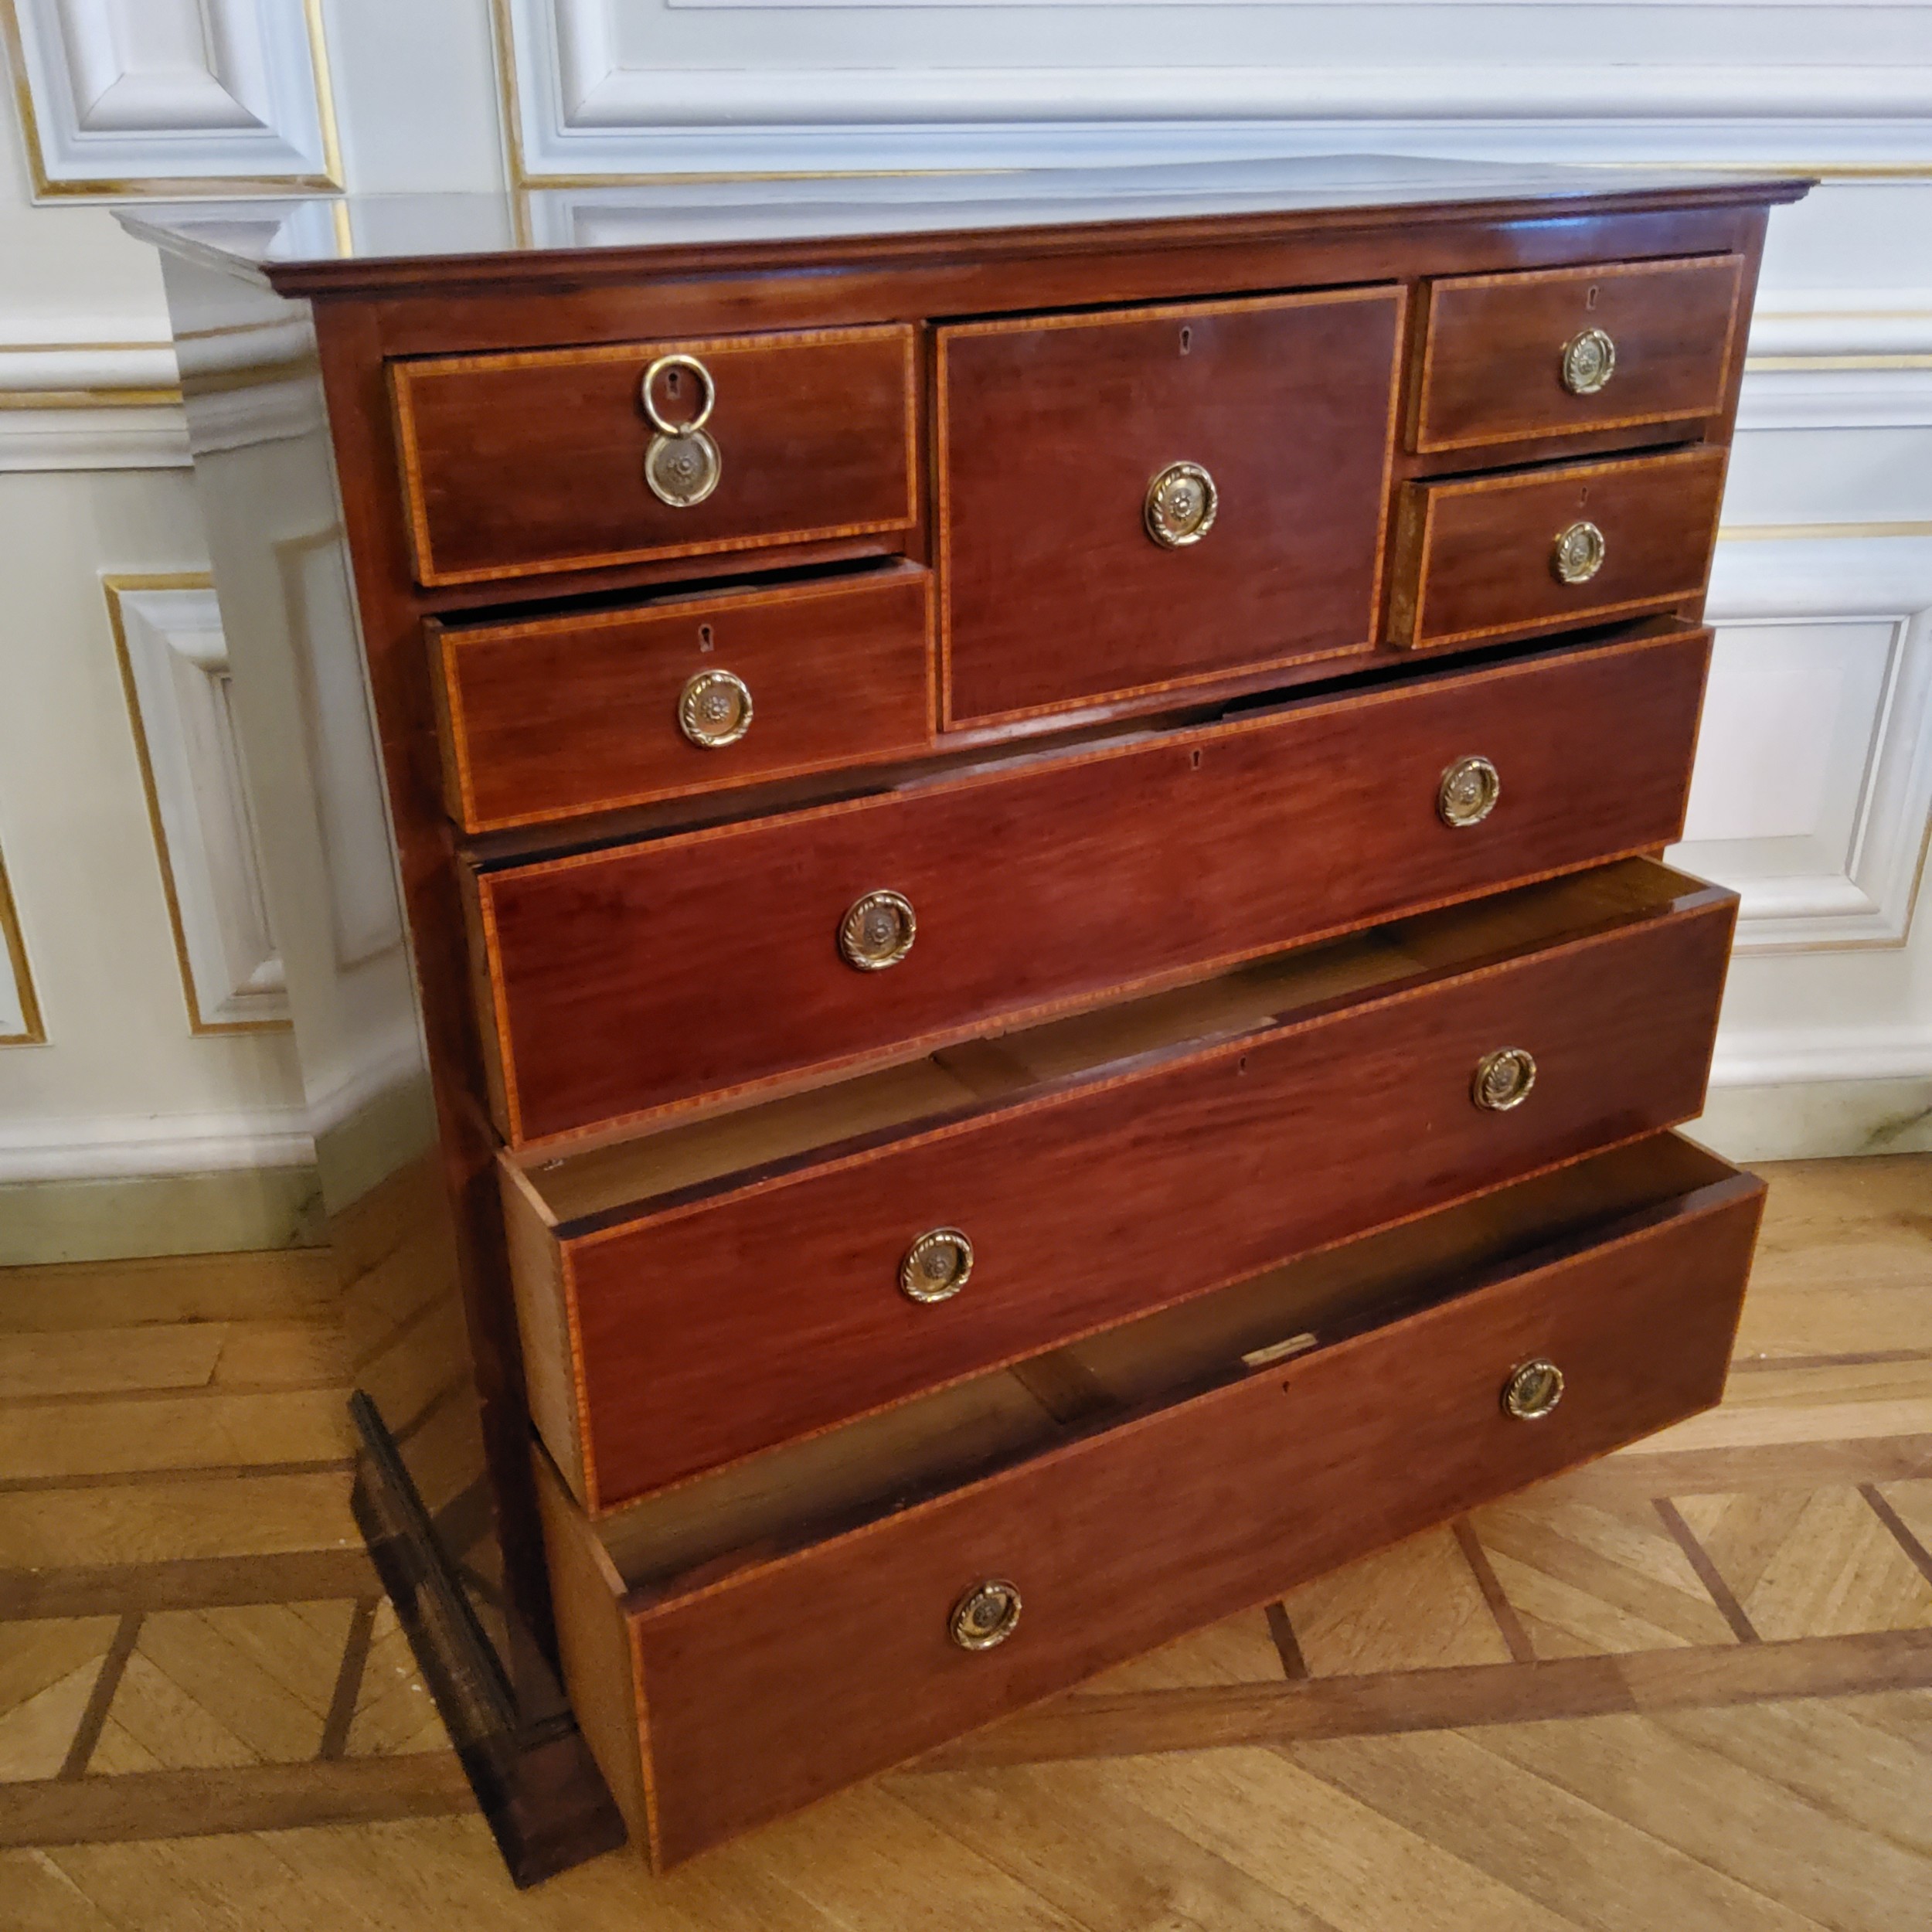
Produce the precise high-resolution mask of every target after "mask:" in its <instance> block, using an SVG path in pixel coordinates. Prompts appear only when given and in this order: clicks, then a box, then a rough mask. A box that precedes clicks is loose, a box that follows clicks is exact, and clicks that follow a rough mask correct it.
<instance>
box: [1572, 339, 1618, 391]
mask: <svg viewBox="0 0 1932 1932" xmlns="http://www.w3.org/2000/svg"><path fill="white" fill-rule="evenodd" d="M1616 373H1617V345H1616V344H1615V343H1614V342H1612V341H1611V338H1610V337H1609V336H1608V335H1606V334H1605V333H1604V331H1603V330H1602V329H1600V328H1587V329H1585V330H1584V331H1583V332H1582V334H1581V335H1573V336H1571V337H1570V340H1569V341H1568V342H1566V343H1564V345H1563V387H1564V388H1565V389H1568V390H1569V392H1570V394H1571V395H1572V396H1594V395H1595V394H1596V393H1597V391H1598V390H1599V389H1601V388H1602V387H1603V386H1604V384H1605V383H1607V382H1608V381H1609V380H1610V379H1611V377H1612V376H1614V375H1615V374H1616Z"/></svg>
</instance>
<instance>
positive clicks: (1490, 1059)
mask: <svg viewBox="0 0 1932 1932" xmlns="http://www.w3.org/2000/svg"><path fill="white" fill-rule="evenodd" d="M1535 1085H1536V1056H1535V1054H1533V1053H1531V1052H1530V1051H1529V1048H1528V1047H1526V1046H1504V1047H1500V1048H1498V1049H1497V1050H1496V1051H1495V1053H1485V1054H1484V1055H1483V1056H1482V1058H1481V1060H1478V1061H1477V1063H1476V1070H1475V1073H1474V1075H1473V1076H1472V1077H1471V1079H1470V1082H1469V1097H1470V1099H1471V1100H1474V1101H1475V1104H1477V1106H1478V1107H1481V1108H1482V1109H1483V1110H1484V1111H1485V1112H1486V1113H1490V1114H1507V1113H1508V1112H1509V1110H1510V1109H1511V1108H1512V1107H1520V1106H1522V1104H1523V1102H1524V1101H1525V1100H1528V1099H1529V1090H1530V1089H1531V1088H1532V1087H1534V1086H1535Z"/></svg>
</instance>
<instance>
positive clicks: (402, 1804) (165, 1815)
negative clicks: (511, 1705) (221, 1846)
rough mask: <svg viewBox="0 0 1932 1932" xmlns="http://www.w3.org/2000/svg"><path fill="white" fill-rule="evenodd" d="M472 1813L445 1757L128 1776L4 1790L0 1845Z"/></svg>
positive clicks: (463, 1785) (459, 1776)
mask: <svg viewBox="0 0 1932 1932" xmlns="http://www.w3.org/2000/svg"><path fill="white" fill-rule="evenodd" d="M475 1808H476V1800H475V1799H474V1797H472V1796H471V1791H470V1785H469V1780H468V1778H467V1777H464V1774H463V1767H462V1766H461V1764H459V1763H458V1762H457V1758H456V1756H455V1754H454V1753H453V1752H449V1751H417V1752H413V1753H407V1754H406V1755H404V1756H403V1757H350V1758H342V1759H338V1760H335V1761H333V1762H325V1761H323V1760H319V1759H311V1760H309V1761H308V1763H307V1764H242V1765H232V1766H231V1765H222V1766H219V1767H212V1768H208V1769H204V1770H189V1771H131V1772H129V1773H128V1774H125V1775H124V1776H122V1777H88V1778H81V1779H79V1780H77V1781H73V1782H71V1783H70V1782H66V1781H63V1780H61V1779H59V1778H41V1779H36V1780H34V1781H30V1782H28V1783H25V1784H9V1786H8V1787H7V1801H6V1803H5V1805H4V1806H0V1845H88V1844H99V1843H103V1842H116V1841H120V1840H124V1839H130V1838H192V1837H199V1836H202V1835H206V1834H208V1833H210V1832H279V1831H287V1830H289V1829H291V1828H293V1827H294V1826H297V1825H359V1824H368V1823H371V1822H373V1821H377V1820H379V1819H383V1818H429V1817H437V1816H441V1815H445V1814H447V1813H450V1812H452V1811H474V1809H475Z"/></svg>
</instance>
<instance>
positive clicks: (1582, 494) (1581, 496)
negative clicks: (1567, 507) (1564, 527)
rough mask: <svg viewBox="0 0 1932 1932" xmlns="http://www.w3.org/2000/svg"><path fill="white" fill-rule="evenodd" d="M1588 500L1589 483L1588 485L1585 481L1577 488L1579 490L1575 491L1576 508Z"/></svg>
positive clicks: (1579, 507)
mask: <svg viewBox="0 0 1932 1932" xmlns="http://www.w3.org/2000/svg"><path fill="white" fill-rule="evenodd" d="M1589 501H1590V485H1588V484H1587V483H1586V484H1585V485H1583V488H1581V489H1580V490H1579V491H1578V492H1577V509H1582V508H1583V505H1585V504H1586V503H1587V502H1589Z"/></svg>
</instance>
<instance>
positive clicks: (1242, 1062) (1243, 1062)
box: [1234, 1053, 1248, 1073]
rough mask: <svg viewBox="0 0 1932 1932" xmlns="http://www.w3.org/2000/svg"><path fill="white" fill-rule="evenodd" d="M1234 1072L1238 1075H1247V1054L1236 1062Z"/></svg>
mask: <svg viewBox="0 0 1932 1932" xmlns="http://www.w3.org/2000/svg"><path fill="white" fill-rule="evenodd" d="M1234 1070H1235V1072H1236V1073H1246V1072H1247V1070H1248V1056H1247V1054H1245V1053H1243V1055H1242V1056H1241V1057H1240V1059H1239V1060H1236V1062H1235V1063H1234Z"/></svg>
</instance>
